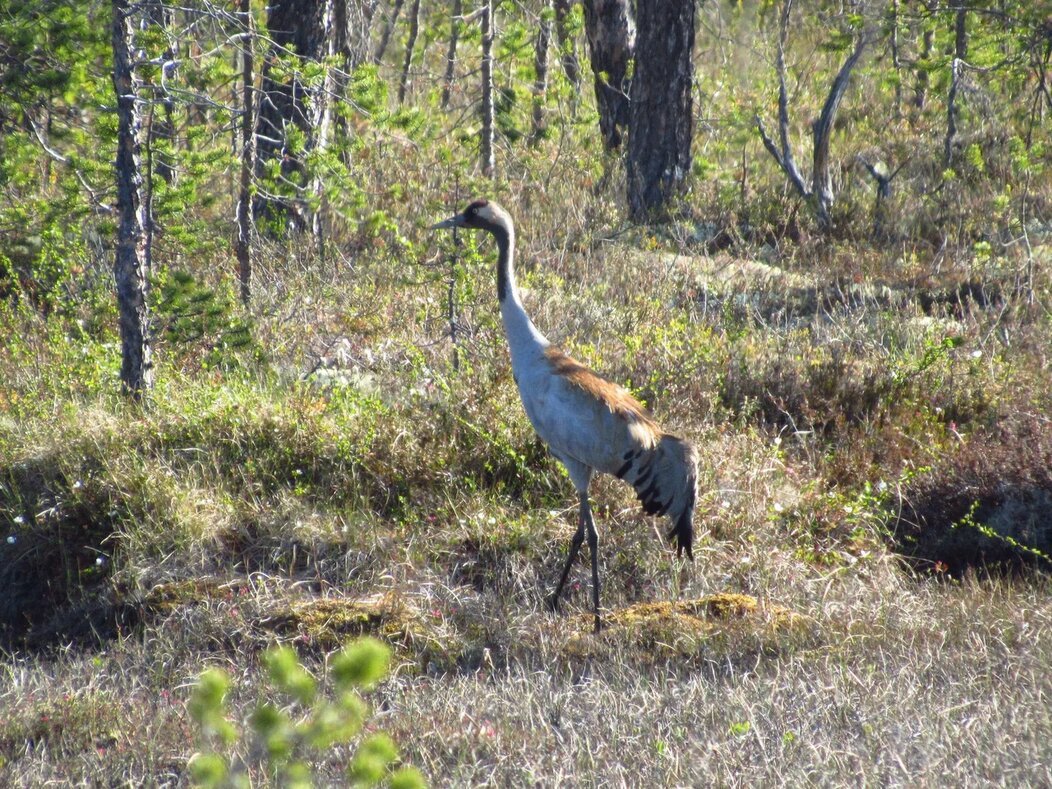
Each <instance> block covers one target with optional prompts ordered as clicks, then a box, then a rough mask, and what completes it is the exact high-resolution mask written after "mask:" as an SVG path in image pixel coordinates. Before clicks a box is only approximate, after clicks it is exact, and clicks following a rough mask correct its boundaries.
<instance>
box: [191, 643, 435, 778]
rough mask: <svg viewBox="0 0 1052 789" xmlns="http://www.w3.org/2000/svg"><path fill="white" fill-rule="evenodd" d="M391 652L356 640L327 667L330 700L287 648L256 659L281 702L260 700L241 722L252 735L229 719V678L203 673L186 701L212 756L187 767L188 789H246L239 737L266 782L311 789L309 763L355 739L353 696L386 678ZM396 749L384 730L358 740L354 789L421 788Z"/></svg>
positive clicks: (357, 709) (358, 723)
mask: <svg viewBox="0 0 1052 789" xmlns="http://www.w3.org/2000/svg"><path fill="white" fill-rule="evenodd" d="M390 660H391V650H390V648H389V647H388V646H387V645H385V644H383V643H382V642H380V641H377V640H376V639H373V638H361V639H359V640H357V641H355V642H354V643H352V644H349V645H348V646H346V647H345V648H344V649H342V650H341V651H340V652H338V653H337V654H336V655H335V656H334V657H333V658H332V660H331V661H330V670H329V675H330V678H331V680H332V690H331V696H329V695H325V694H323V693H321V692H319V687H318V684H319V683H318V682H317V680H316V679H315V678H314V676H313V675H312V674H311V673H310V672H309V671H308V670H307V669H306V668H305V667H304V666H303V664H302V663H300V661H299V658H298V657H297V655H296V652H295V651H294V650H293V649H292V648H291V647H287V646H282V647H274V648H273V649H270V650H269V651H268V652H266V653H265V654H264V656H263V664H264V666H266V669H267V676H268V679H269V682H270V686H271V688H272V689H273V691H276V693H277V694H280V695H283V696H285V697H286V698H287V699H288V703H286V704H284V705H281V706H279V705H277V704H275V703H273V702H271V701H266V700H264V701H260V702H259V703H258V704H257V705H256V707H255V709H254V711H253V712H252V713H251V715H250V716H249V718H248V727H249V728H250V730H251V734H243V729H244V727H241V728H240V730H239V727H238V726H237V725H236V724H235V723H234V722H233V721H231V719H230V716H229V713H228V710H227V695H228V692H229V691H230V685H231V680H230V676H229V675H228V674H227V673H226V672H225V671H223V670H222V669H216V668H213V669H209V670H207V671H205V672H204V673H203V674H202V675H201V677H200V679H199V680H198V682H197V686H196V687H195V688H194V692H193V696H192V697H191V699H190V703H189V710H190V714H191V716H193V718H194V720H195V721H196V722H197V725H198V726H199V727H200V731H201V735H202V737H203V738H204V740H205V741H206V742H208V743H209V744H210V745H211V746H212V747H213V750H211V751H205V752H198V753H197V754H195V755H194V757H193V758H192V759H191V761H190V773H191V777H192V780H193V781H194V784H195V785H197V786H205V787H223V786H248V785H250V783H251V782H250V779H249V775H248V768H247V766H246V765H245V763H244V760H243V758H242V757H241V756H240V755H239V754H238V742H239V739H243V736H248V737H250V738H251V739H252V743H251V751H252V752H253V753H257V752H258V753H262V754H263V757H264V759H265V760H266V766H267V767H266V769H267V773H268V775H269V777H270V778H271V779H272V780H273V781H275V783H277V784H278V785H281V786H311V785H313V781H312V780H311V776H312V770H311V763H312V760H314V759H317V758H318V757H319V756H320V755H321V754H323V753H324V752H325V751H328V750H330V749H332V748H336V747H339V746H341V745H346V744H349V743H351V742H352V741H354V740H355V739H356V738H358V737H359V736H360V735H361V733H362V729H363V727H364V725H365V722H366V718H367V717H368V707H367V706H366V703H365V702H364V701H363V700H362V698H361V695H360V693H359V692H360V691H363V690H369V689H371V688H373V687H375V685H376V683H377V682H379V681H380V680H381V679H383V678H384V677H385V676H386V675H387V671H388V665H389V663H390ZM398 761H399V755H398V747H397V746H396V745H395V743H394V740H392V739H391V737H390V736H388V735H387V734H385V733H383V732H372V733H370V734H369V735H367V736H365V737H362V738H361V739H360V740H359V742H358V746H357V751H356V752H355V753H354V756H353V757H352V758H351V759H350V762H349V765H348V768H347V777H348V779H349V780H350V783H351V785H353V786H377V785H387V786H391V787H394V788H395V789H417V788H418V787H423V786H425V785H426V783H425V781H424V777H423V775H421V773H420V772H419V770H417V769H415V768H413V767H396V765H397V764H398Z"/></svg>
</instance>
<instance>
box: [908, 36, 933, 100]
mask: <svg viewBox="0 0 1052 789" xmlns="http://www.w3.org/2000/svg"><path fill="white" fill-rule="evenodd" d="M934 41H935V34H934V33H933V32H932V31H931V30H925V31H924V35H923V36H922V37H921V51H920V55H919V57H918V58H917V60H919V61H923V65H921V67H920V68H918V69H917V81H916V83H915V84H914V86H913V104H914V106H915V107H916V108H917V109H918V110H923V109H924V104H925V102H926V101H927V100H928V82H929V78H928V69H927V62H928V59H929V58H930V57H931V48H932V44H933V43H934Z"/></svg>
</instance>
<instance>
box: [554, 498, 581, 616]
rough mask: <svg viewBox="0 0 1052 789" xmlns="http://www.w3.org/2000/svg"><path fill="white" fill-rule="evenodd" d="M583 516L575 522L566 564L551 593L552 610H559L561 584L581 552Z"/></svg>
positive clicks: (563, 584)
mask: <svg viewBox="0 0 1052 789" xmlns="http://www.w3.org/2000/svg"><path fill="white" fill-rule="evenodd" d="M584 529H585V526H584V516H583V512H582V517H581V519H580V520H579V521H578V523H577V531H576V532H575V533H574V536H573V541H572V542H571V543H570V555H569V556H567V557H566V566H565V567H564V568H563V575H562V578H560V579H559V585H558V586H557V587H555V594H553V595H552V598H551V600H550V601H549V605H550V607H551V609H552V610H553V611H558V610H559V595H561V594H562V591H563V586H565V584H566V579H567V577H568V576H569V575H570V568H571V567H573V563H574V560H575V559H576V558H577V554H578V553H580V552H581V545H582V543H584Z"/></svg>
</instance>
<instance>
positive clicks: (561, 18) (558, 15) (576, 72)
mask: <svg viewBox="0 0 1052 789" xmlns="http://www.w3.org/2000/svg"><path fill="white" fill-rule="evenodd" d="M574 2H576V0H555V36H556V38H558V40H559V60H560V61H561V62H562V64H563V71H564V72H566V79H568V80H569V81H570V84H571V85H573V87H574V90H575V91H576V92H580V90H581V64H580V62H579V61H578V60H577V42H576V41H574V40H573V37H572V36H571V35H570V26H569V24H568V23H567V20H566V17H567V16H569V14H570V9H571V8H572V7H573V4H574Z"/></svg>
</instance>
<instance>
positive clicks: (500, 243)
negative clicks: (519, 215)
mask: <svg viewBox="0 0 1052 789" xmlns="http://www.w3.org/2000/svg"><path fill="white" fill-rule="evenodd" d="M493 237H494V238H495V239H496V240H497V300H498V301H500V303H501V305H503V304H504V302H505V301H506V300H507V299H509V298H510V299H512V300H514V301H519V290H518V288H517V287H516V285H515V230H514V229H512V228H510V227H509V228H504V227H500V228H497V229H496V230H494V231H493Z"/></svg>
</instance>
